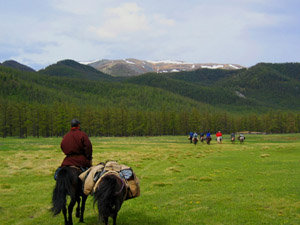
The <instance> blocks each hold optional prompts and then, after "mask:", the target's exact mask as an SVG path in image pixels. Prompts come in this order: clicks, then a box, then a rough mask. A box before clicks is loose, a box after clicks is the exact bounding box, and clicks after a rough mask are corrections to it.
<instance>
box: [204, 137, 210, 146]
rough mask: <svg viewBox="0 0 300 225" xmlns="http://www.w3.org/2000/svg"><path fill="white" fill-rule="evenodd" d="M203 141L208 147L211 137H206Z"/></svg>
mask: <svg viewBox="0 0 300 225" xmlns="http://www.w3.org/2000/svg"><path fill="white" fill-rule="evenodd" d="M205 141H206V143H207V144H208V145H209V144H210V141H211V137H206V139H205Z"/></svg>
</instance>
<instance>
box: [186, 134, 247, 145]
mask: <svg viewBox="0 0 300 225" xmlns="http://www.w3.org/2000/svg"><path fill="white" fill-rule="evenodd" d="M188 139H189V140H190V143H194V144H195V145H196V144H197V142H198V141H199V138H198V134H197V132H190V134H189V137H188ZM211 139H212V138H211V134H210V132H209V131H208V132H206V134H204V133H203V132H201V133H200V141H201V142H203V141H206V143H207V144H210V142H211ZM245 139H246V138H245V136H244V135H243V134H242V133H240V134H239V136H238V140H239V141H240V143H243V142H244V140H245ZM216 140H217V142H218V143H222V140H223V134H222V132H221V131H218V132H217V133H216ZM230 140H231V142H232V143H234V142H235V133H231V135H230Z"/></svg>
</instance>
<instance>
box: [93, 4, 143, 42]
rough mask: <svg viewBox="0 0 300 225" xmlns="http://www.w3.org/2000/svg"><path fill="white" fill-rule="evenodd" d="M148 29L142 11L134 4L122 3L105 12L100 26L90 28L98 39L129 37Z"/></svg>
mask: <svg viewBox="0 0 300 225" xmlns="http://www.w3.org/2000/svg"><path fill="white" fill-rule="evenodd" d="M147 29H148V22H147V18H146V16H145V14H144V13H143V9H142V8H140V7H138V5H137V4H136V3H124V4H122V5H120V6H118V7H116V8H108V9H107V10H106V11H105V16H104V22H103V23H102V24H101V25H100V26H90V27H89V30H90V31H92V32H94V33H95V34H96V35H97V36H98V37H99V38H100V39H104V40H106V39H114V38H124V37H126V36H131V35H132V34H133V33H136V32H142V31H145V30H147Z"/></svg>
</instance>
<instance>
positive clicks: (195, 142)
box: [193, 137, 198, 145]
mask: <svg viewBox="0 0 300 225" xmlns="http://www.w3.org/2000/svg"><path fill="white" fill-rule="evenodd" d="M193 143H194V145H196V144H197V143H198V138H196V137H194V138H193Z"/></svg>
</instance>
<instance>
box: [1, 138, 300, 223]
mask: <svg viewBox="0 0 300 225" xmlns="http://www.w3.org/2000/svg"><path fill="white" fill-rule="evenodd" d="M60 141H61V138H47V139H46V138H40V139H37V138H28V139H17V138H6V139H1V140H0V215H1V216H0V224H9V225H11V224H20V225H21V224H22V225H23V224H63V216H62V214H60V215H58V216H56V217H52V215H51V213H50V212H49V209H50V208H51V195H52V191H53V188H54V185H55V181H54V179H53V173H54V171H55V169H56V168H57V167H58V166H59V165H60V163H61V161H62V160H63V158H64V155H63V154H62V152H61V151H60V147H59V146H60ZM91 141H92V143H93V148H94V160H93V161H94V164H95V163H98V162H101V161H106V160H117V161H118V162H120V163H123V164H126V165H129V166H131V167H132V168H133V169H134V171H135V172H136V174H137V175H138V177H139V178H140V181H141V196H140V197H138V198H135V199H131V200H128V201H126V202H124V204H123V206H122V208H121V210H120V212H119V216H118V221H117V222H118V224H119V225H120V224H123V225H135V224H136V225H141V224H142V225H144V224H145V225H147V224H161V225H167V224H170V225H173V224H180V225H182V224H189V225H190V224H209V225H211V224H216V225H219V224H272V225H276V224H300V176H299V174H300V134H292V135H248V136H246V141H245V143H244V144H239V143H238V142H236V143H235V144H231V143H230V138H229V136H225V138H224V141H223V143H222V144H217V143H216V141H215V140H214V139H213V140H212V144H211V145H207V144H202V143H198V145H197V146H194V145H193V144H190V143H189V142H188V140H187V137H182V136H177V137H176V136H175V137H173V136H166V137H132V138H91ZM73 219H74V222H75V224H79V222H78V219H77V218H75V214H74V216H73ZM97 222H98V221H97V212H96V208H95V209H93V199H92V197H91V196H89V198H88V201H87V204H86V213H85V223H86V224H97Z"/></svg>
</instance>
